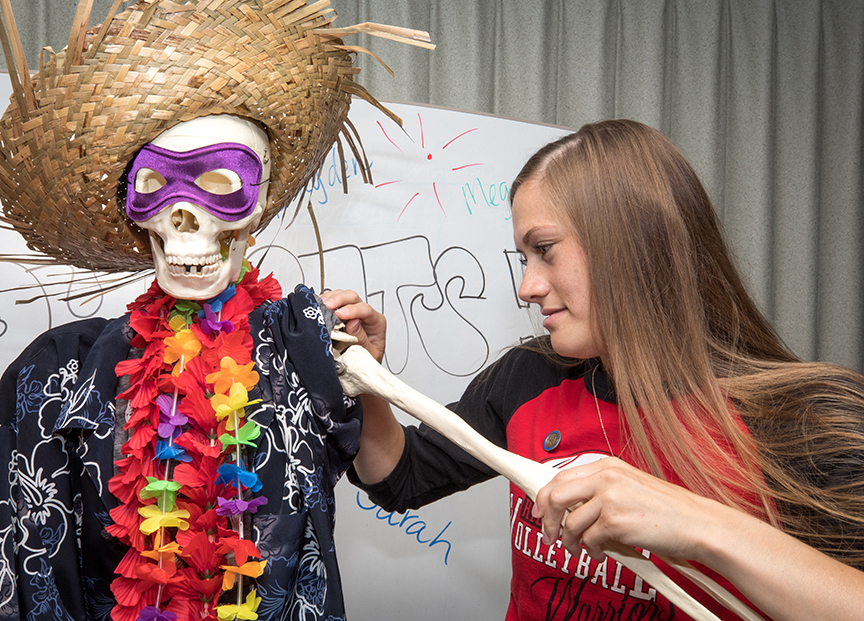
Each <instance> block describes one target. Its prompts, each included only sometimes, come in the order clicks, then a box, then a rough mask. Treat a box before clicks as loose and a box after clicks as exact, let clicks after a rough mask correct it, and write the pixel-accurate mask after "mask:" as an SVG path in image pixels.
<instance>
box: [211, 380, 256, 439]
mask: <svg viewBox="0 0 864 621" xmlns="http://www.w3.org/2000/svg"><path fill="white" fill-rule="evenodd" d="M260 401H261V399H255V400H254V401H249V393H248V392H246V387H245V386H243V384H233V385H232V386H231V389H230V391H229V392H228V394H227V395H213V396H212V397H210V405H212V406H213V410H214V411H215V412H216V419H217V420H223V419H225V418H228V424H227V425H226V426H225V429H227V430H228V431H234V430H235V429H236V428H237V421H238V419H240V418H243V417H244V416H246V410H245V409H244V408H245V407H246V406H247V405H254V404H255V403H260ZM235 412H236V413H237V415H236V416H231V415H232V414H234V413H235Z"/></svg>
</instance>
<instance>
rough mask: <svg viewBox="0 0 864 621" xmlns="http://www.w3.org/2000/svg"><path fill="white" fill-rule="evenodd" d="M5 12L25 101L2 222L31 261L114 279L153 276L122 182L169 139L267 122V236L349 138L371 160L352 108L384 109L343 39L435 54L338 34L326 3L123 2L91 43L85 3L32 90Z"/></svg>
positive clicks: (1, 129) (11, 148) (6, 125)
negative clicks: (185, 124)
mask: <svg viewBox="0 0 864 621" xmlns="http://www.w3.org/2000/svg"><path fill="white" fill-rule="evenodd" d="M3 4H4V7H3V9H4V21H5V24H6V26H7V31H8V37H7V36H6V33H2V34H3V36H2V39H3V41H2V42H3V47H4V52H6V56H7V60H9V62H8V66H9V72H10V78H11V80H12V86H13V90H14V95H13V97H12V100H11V103H10V105H9V107H8V109H7V110H6V112H5V114H3V117H2V118H0V202H2V206H3V211H4V213H5V218H2V219H3V221H5V222H6V223H7V224H11V225H12V226H13V227H14V228H15V229H16V230H18V232H20V233H21V234H22V235H23V236H24V237H25V239H26V240H27V245H28V247H29V248H30V249H31V250H35V251H37V252H40V253H44V254H45V255H47V256H48V257H50V258H51V259H52V260H53V261H56V262H58V263H65V264H69V265H73V266H76V267H80V268H84V269H91V270H100V271H107V272H113V271H138V270H142V269H146V268H150V267H152V266H153V262H152V258H151V253H150V244H149V242H148V240H147V235H146V232H142V230H141V229H140V228H139V227H137V225H136V224H135V223H134V222H132V221H131V220H129V219H128V218H127V217H126V214H125V212H124V208H123V202H122V200H123V189H124V188H123V183H122V179H123V178H124V173H125V170H126V167H127V164H128V163H129V161H130V160H131V159H132V157H133V156H134V155H135V153H136V152H137V151H138V150H139V149H140V148H141V147H142V146H143V145H144V144H146V143H148V142H150V141H151V140H153V138H155V137H156V136H157V135H158V134H159V133H161V132H162V131H164V130H166V129H167V128H169V127H171V126H172V125H174V124H176V123H178V122H180V121H186V120H190V119H193V118H196V117H200V116H204V115H209V114H234V115H238V116H241V117H245V118H249V119H253V120H255V121H258V122H260V123H261V124H262V125H263V126H264V127H265V128H266V130H267V132H268V134H269V136H270V141H271V149H272V153H273V166H272V170H273V174H272V177H271V186H270V197H271V198H270V201H269V203H268V206H267V208H266V210H265V212H264V215H263V217H262V220H261V225H260V226H261V227H263V226H264V225H265V224H266V223H267V222H269V220H270V219H271V218H272V217H273V216H274V215H276V214H277V213H278V212H279V211H280V210H281V209H283V208H284V207H285V206H286V205H287V204H288V203H289V202H290V201H291V199H292V198H294V197H295V196H296V195H297V194H298V193H299V192H300V191H301V190H302V189H303V188H304V186H305V185H306V184H307V183H308V182H309V180H310V179H311V177H312V176H313V175H314V173H315V171H316V170H317V169H318V168H319V167H320V165H321V164H322V163H323V161H324V158H325V157H326V155H327V153H328V152H329V150H330V148H331V146H332V145H333V143H334V141H336V140H337V138H339V135H340V133H341V134H342V136H343V137H344V138H345V139H346V141H347V142H348V144H349V146H350V147H351V149H352V150H353V151H354V153H355V155H357V157H358V159H361V160H362V159H363V158H362V157H361V155H360V152H359V149H358V145H359V137H358V136H356V131H355V130H353V127H351V125H350V122H348V120H347V114H348V107H349V104H350V99H351V95H352V94H353V95H358V96H361V97H363V98H364V99H367V100H369V101H372V102H373V103H375V104H377V102H375V100H374V98H372V97H371V96H370V95H369V94H368V93H367V92H366V91H365V89H363V88H362V87H361V86H359V85H357V84H355V83H354V81H353V78H354V74H355V73H357V72H358V71H359V69H357V68H355V67H354V66H353V65H352V52H355V51H365V50H362V49H361V48H356V47H349V46H345V45H343V44H342V41H341V40H340V39H339V38H338V37H340V36H342V35H345V34H351V33H354V32H370V31H371V34H380V35H382V36H387V37H388V38H396V39H399V40H403V41H404V42H409V43H414V44H419V45H421V46H423V47H431V45H429V44H428V43H425V41H428V35H425V33H417V32H415V31H404V30H402V29H392V28H391V27H383V26H378V25H374V24H362V25H359V26H354V27H351V28H348V29H338V30H337V29H333V28H332V27H331V22H332V21H333V19H334V18H335V16H336V13H335V11H333V9H332V8H330V6H329V3H328V1H327V0H321V1H317V2H312V3H310V4H307V3H306V2H304V1H303V0H300V1H298V0H269V1H265V0H200V1H197V2H180V3H175V2H171V1H169V0H139V2H137V3H136V4H135V5H133V6H131V7H130V8H128V9H126V10H125V11H123V12H122V13H120V14H119V15H118V14H116V13H117V10H118V8H119V6H120V0H116V1H115V3H114V6H113V7H112V9H111V10H110V11H109V14H108V16H107V17H106V19H105V21H104V23H103V24H102V25H101V26H97V27H94V28H92V29H90V30H87V29H86V25H87V22H88V19H89V12H90V7H91V6H92V0H80V3H79V7H78V13H77V14H76V18H75V23H74V24H73V26H72V32H71V34H70V38H69V45H68V46H67V47H66V48H65V49H64V50H63V51H61V52H59V53H57V54H55V53H54V52H53V51H52V50H50V48H46V49H45V50H43V53H42V55H41V57H40V68H39V72H38V73H37V74H35V75H34V76H33V78H32V79H31V78H30V77H29V75H28V72H27V66H26V63H25V62H24V55H23V50H22V49H21V45H20V39H19V38H18V33H17V31H16V28H15V25H14V18H13V17H12V15H11V12H8V13H7V12H6V9H7V7H6V6H5V5H8V3H3ZM394 30H398V31H399V32H398V33H396V34H394ZM406 33H407V34H406ZM423 35H425V41H424V37H423ZM352 132H353V134H352ZM339 147H340V148H339V151H340V155H341V154H342V145H341V144H339Z"/></svg>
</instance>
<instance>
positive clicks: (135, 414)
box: [108, 261, 282, 621]
mask: <svg viewBox="0 0 864 621" xmlns="http://www.w3.org/2000/svg"><path fill="white" fill-rule="evenodd" d="M281 296H282V292H281V288H280V287H279V283H277V282H276V280H275V279H274V278H273V277H272V275H271V276H268V277H267V278H264V279H263V280H261V281H260V282H259V281H258V270H256V269H252V268H251V267H250V266H249V264H248V263H247V262H245V261H244V268H243V273H242V274H241V277H240V279H239V282H238V283H237V284H236V285H231V286H229V287H228V289H226V290H225V292H223V293H222V294H220V295H219V296H217V297H216V298H213V299H211V300H208V301H206V302H204V303H202V304H198V303H196V302H191V301H188V300H177V299H175V298H173V297H171V296H169V295H167V294H165V293H164V292H162V290H161V289H160V288H159V286H158V284H157V283H155V282H154V283H153V285H152V286H151V287H150V289H149V291H147V293H145V294H144V295H143V296H141V297H139V298H138V299H137V300H136V301H135V302H133V303H132V304H130V305H129V310H130V311H131V315H130V319H129V323H130V326H131V328H132V329H133V330H134V332H135V335H134V336H133V338H132V343H131V344H132V347H135V348H138V349H141V350H143V352H144V353H143V355H142V356H141V357H140V358H137V359H133V360H125V361H123V362H121V363H119V364H118V365H117V367H116V369H115V370H116V373H117V376H118V377H121V376H129V382H130V387H129V388H128V390H125V391H124V392H122V393H121V394H119V395H118V399H125V400H127V401H128V403H129V410H128V411H129V412H130V415H129V417H128V420H127V421H126V424H125V429H126V430H127V431H128V433H129V439H128V441H127V442H126V443H124V445H123V447H122V454H123V457H121V458H120V459H118V460H117V461H116V462H115V466H116V468H117V474H116V475H115V476H114V477H113V478H112V479H111V481H110V482H109V489H110V491H111V493H112V494H114V496H116V497H117V499H118V500H119V502H120V504H119V505H118V506H117V507H116V508H115V509H113V510H112V511H111V517H112V519H113V520H114V524H112V525H111V526H109V528H108V532H109V533H110V534H112V535H114V536H115V537H117V538H119V539H120V540H121V541H123V542H124V543H126V544H128V545H129V551H128V552H127V554H126V556H125V557H124V558H123V560H122V561H121V562H120V564H119V565H118V567H117V570H116V573H117V574H119V575H118V576H117V578H115V579H114V581H113V582H112V584H111V590H112V592H113V593H114V596H115V598H116V600H117V604H116V606H115V607H114V609H113V611H112V618H113V619H114V621H187V620H188V621H192V620H193V619H194V620H198V619H208V620H212V621H216V620H218V621H229V620H233V619H257V618H258V615H257V612H256V610H257V607H258V604H259V603H260V601H261V600H260V598H258V597H257V595H256V590H255V589H254V588H253V589H252V590H251V591H249V593H248V594H247V595H246V596H245V600H244V588H243V578H244V577H247V578H252V579H254V578H257V577H258V576H260V575H261V574H262V573H263V571H264V567H265V565H266V563H267V561H264V560H260V557H261V553H260V552H259V551H258V548H257V547H256V545H255V544H254V543H253V542H252V541H250V540H249V539H247V538H246V536H247V533H245V532H244V520H243V514H244V513H255V512H256V511H257V510H258V507H259V506H260V505H262V504H265V503H266V502H267V500H266V498H263V497H257V498H256V497H252V494H254V493H255V492H257V491H259V490H260V489H261V482H260V481H259V480H258V476H257V475H256V474H255V473H254V472H250V471H248V470H247V466H246V462H245V461H244V459H243V453H244V449H243V447H244V446H254V445H255V442H254V440H255V439H256V438H257V437H258V435H259V434H260V431H261V430H260V427H259V426H258V424H256V423H255V422H254V421H253V420H249V419H247V418H246V416H245V408H246V407H247V406H249V405H252V404H254V403H257V402H258V401H259V400H257V399H256V400H252V401H250V400H249V395H248V391H249V390H251V389H252V388H253V387H254V386H255V385H256V384H257V383H258V373H257V372H256V371H255V370H254V362H253V361H252V346H253V345H252V337H251V335H250V331H249V314H250V313H251V312H252V311H253V310H254V309H255V308H257V307H258V306H259V305H261V304H262V303H263V302H265V301H266V300H277V299H279V298H280V297H281ZM235 583H236V587H235ZM247 585H248V582H247ZM232 589H233V590H235V591H236V597H231V594H230V593H229V594H227V595H226V599H229V601H231V602H236V603H223V604H221V605H220V604H219V600H220V596H221V594H222V593H223V592H226V591H231V590H232Z"/></svg>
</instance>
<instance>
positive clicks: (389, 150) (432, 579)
mask: <svg viewBox="0 0 864 621" xmlns="http://www.w3.org/2000/svg"><path fill="white" fill-rule="evenodd" d="M7 90H8V87H7ZM0 97H2V101H8V97H7V96H4V95H3V94H2V92H0ZM389 107H390V108H391V110H393V111H394V112H395V113H396V114H398V115H399V116H400V117H402V119H403V128H402V129H400V128H399V127H398V126H397V125H396V124H395V123H393V122H392V121H390V120H389V119H388V118H387V117H386V116H384V115H383V114H382V113H380V112H379V111H377V110H376V109H374V108H373V107H371V106H369V105H368V104H365V103H363V102H355V104H354V105H353V106H352V110H351V115H350V117H351V119H352V121H353V123H354V125H355V126H356V127H357V129H358V130H359V132H360V134H361V136H362V139H363V144H364V147H365V150H366V154H367V156H368V159H369V160H370V162H371V170H372V174H373V181H374V183H373V184H372V185H364V184H363V183H362V179H361V178H360V175H359V163H357V162H354V161H353V160H352V159H351V158H350V150H348V149H347V148H346V156H347V157H348V159H349V163H348V185H349V194H348V195H345V194H343V193H342V180H341V169H340V166H339V165H338V159H337V156H336V151H335V149H334V151H333V152H332V153H331V154H330V156H329V158H328V160H327V162H326V163H325V165H324V167H323V168H322V170H321V172H320V176H319V177H318V179H316V182H315V184H314V187H313V188H311V191H310V192H309V193H308V194H307V196H306V199H307V200H311V203H312V205H313V209H314V213H315V216H316V219H317V222H318V225H319V227H320V231H321V240H322V244H323V247H324V249H325V252H324V276H325V279H324V285H325V287H326V288H328V289H336V288H351V289H355V290H356V291H358V292H359V293H360V294H361V295H362V296H364V297H365V298H366V299H367V300H368V301H369V302H370V303H371V304H373V305H374V306H375V307H376V308H378V309H379V310H381V311H382V312H384V313H385V314H386V315H387V318H388V345H387V360H386V363H387V365H388V367H389V368H390V369H391V371H393V372H394V373H397V374H398V375H399V376H400V377H401V378H402V379H403V380H404V381H406V382H407V383H408V384H410V385H412V386H414V387H416V388H417V389H419V390H420V391H422V392H424V393H426V394H428V395H429V396H431V397H433V398H434V399H436V400H438V401H440V402H443V403H446V402H449V401H454V400H456V399H457V398H458V397H459V395H460V394H461V391H462V390H463V389H464V387H465V386H466V385H467V383H468V381H469V380H470V378H471V376H473V375H474V374H475V373H476V372H477V371H479V370H480V369H481V368H483V367H484V366H486V365H488V364H489V363H491V362H492V361H494V360H495V359H496V358H497V356H498V355H499V354H500V353H501V351H502V350H503V349H505V348H506V347H508V346H510V345H512V344H514V343H517V342H518V341H519V339H520V337H524V336H528V335H530V334H532V333H533V329H532V326H531V321H530V320H529V316H528V314H527V312H526V311H525V309H524V307H523V305H520V304H519V303H518V300H517V297H516V294H515V286H516V285H517V284H518V278H519V275H520V271H519V265H518V262H517V261H516V260H515V257H514V255H513V253H512V249H513V240H512V232H511V229H510V211H509V201H508V188H509V184H510V181H511V180H512V179H513V177H514V176H515V175H516V173H517V172H518V170H519V168H520V167H521V165H522V164H523V163H524V162H525V160H526V159H527V158H528V157H529V156H530V155H531V154H532V153H533V152H534V151H536V150H537V149H538V148H539V147H540V146H542V145H543V144H545V143H546V142H549V141H550V140H554V139H555V138H557V137H559V136H561V135H563V134H565V133H567V131H568V130H564V129H561V128H554V127H549V126H544V125H535V124H529V123H521V122H516V121H511V120H506V119H500V118H496V117H492V116H485V115H477V114H469V113H464V112H456V111H452V110H444V109H439V108H432V107H425V106H416V105H406V104H389ZM305 203H306V201H304V207H303V209H301V211H300V213H299V215H298V216H297V219H296V221H295V222H294V224H293V225H292V226H291V227H290V228H288V229H285V228H284V227H285V222H284V221H274V222H272V223H271V225H270V226H268V228H267V229H265V230H264V231H263V232H261V233H260V234H259V235H258V244H257V245H256V246H255V248H254V249H253V251H252V252H251V253H250V260H251V261H252V262H253V263H255V262H257V261H258V260H259V259H261V258H262V257H263V261H262V266H261V267H262V272H263V273H265V274H266V273H269V272H270V271H273V272H274V273H275V275H276V277H277V278H278V279H279V281H280V282H281V283H282V286H283V290H285V291H286V292H287V291H289V290H290V289H292V288H293V286H294V285H295V284H297V283H298V282H304V283H306V284H308V285H310V286H312V287H314V288H315V289H316V290H319V289H320V270H319V257H318V254H317V252H318V247H317V242H316V239H315V235H314V230H313V227H312V224H311V218H310V217H309V214H308V213H307V212H306V209H305ZM288 216H290V214H286V217H288ZM0 244H2V246H0V247H3V248H4V252H6V253H15V252H23V251H25V246H24V243H23V241H22V240H21V238H20V237H19V236H18V235H17V234H16V233H13V232H9V231H0ZM265 250H266V255H265ZM70 272H71V270H69V269H58V268H46V267H40V268H35V269H34V268H32V267H30V266H26V265H15V264H12V265H6V266H3V268H2V277H0V288H2V289H7V288H12V287H19V286H34V287H35V289H28V290H20V291H11V292H7V293H2V294H0V367H2V368H4V369H5V367H6V366H7V365H8V364H9V363H10V362H11V361H12V360H13V359H14V358H15V357H16V356H17V355H18V353H19V352H20V351H21V350H22V349H23V348H24V347H25V346H26V345H27V344H28V343H29V342H30V341H32V340H33V338H35V337H36V336H37V335H38V334H39V333H41V332H43V331H45V330H47V329H48V328H50V327H52V326H57V325H61V324H63V323H66V322H69V321H72V320H75V319H77V318H82V317H89V316H104V317H114V316H118V315H120V314H122V313H123V312H125V306H126V304H127V303H128V302H130V301H131V300H132V299H134V298H135V296H137V295H138V294H139V293H140V292H142V291H143V290H144V289H145V288H146V286H147V284H149V282H141V283H138V284H135V285H130V286H128V287H125V288H123V289H121V290H119V291H115V292H112V293H110V294H107V295H105V296H104V298H101V299H95V300H89V301H86V302H85V303H83V304H82V303H80V302H78V301H76V302H70V303H66V302H61V301H59V300H58V299H56V298H43V299H40V300H38V301H36V302H33V303H30V304H27V305H16V304H15V301H16V300H20V299H26V298H30V297H33V296H35V295H38V294H40V293H43V292H45V291H48V290H50V286H49V284H50V283H51V282H58V281H59V280H62V277H63V276H64V275H68V274H69V273H70ZM106 278H107V277H106ZM400 418H401V419H402V420H403V422H406V423H407V422H410V419H408V418H407V416H405V415H404V414H400ZM508 503H509V493H508V487H507V485H506V482H505V481H503V480H501V479H497V480H494V481H491V482H489V483H486V484H483V485H480V486H478V487H476V488H474V489H472V490H470V491H468V492H466V493H462V494H458V495H456V496H452V497H450V498H447V499H444V500H442V501H439V502H437V503H434V504H433V505H430V506H428V507H424V508H422V509H420V510H418V511H410V512H408V513H406V514H405V515H404V516H398V515H391V514H388V513H385V512H384V511H383V510H378V509H377V507H374V506H373V505H372V504H371V503H370V502H369V501H368V499H367V498H366V496H365V494H363V493H359V494H358V491H357V489H356V488H354V487H353V486H351V485H350V484H349V483H348V482H347V481H342V482H340V483H339V485H338V486H337V513H336V516H337V519H336V523H337V527H336V530H337V534H336V541H337V552H338V555H339V560H340V566H341V571H342V579H343V583H344V589H345V598H346V606H347V613H348V618H349V619H351V620H353V621H357V620H364V619H397V618H402V617H405V616H410V617H411V618H412V619H420V620H424V619H429V620H430V621H431V620H433V619H434V620H435V621H438V620H440V619H442V618H450V619H477V620H485V619H489V620H492V619H501V618H503V616H504V613H505V611H506V608H507V603H508V593H509V579H510V560H509V554H510V553H509V545H508V537H509V535H508V532H509V522H508Z"/></svg>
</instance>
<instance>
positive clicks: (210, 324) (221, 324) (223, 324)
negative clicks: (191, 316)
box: [199, 304, 234, 334]
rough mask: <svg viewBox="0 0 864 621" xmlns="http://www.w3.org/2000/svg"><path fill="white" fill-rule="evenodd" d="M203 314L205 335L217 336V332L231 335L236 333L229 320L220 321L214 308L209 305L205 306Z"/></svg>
mask: <svg viewBox="0 0 864 621" xmlns="http://www.w3.org/2000/svg"><path fill="white" fill-rule="evenodd" d="M201 312H202V313H204V317H202V318H201V331H202V332H203V333H204V334H216V333H217V332H224V333H225V334H230V333H231V332H234V324H233V323H231V321H230V320H228V319H226V320H225V321H219V317H218V316H217V315H216V313H215V312H213V308H212V307H211V306H210V305H209V304H205V305H204V308H203V310H202V311H201ZM199 316H200V313H199Z"/></svg>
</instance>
